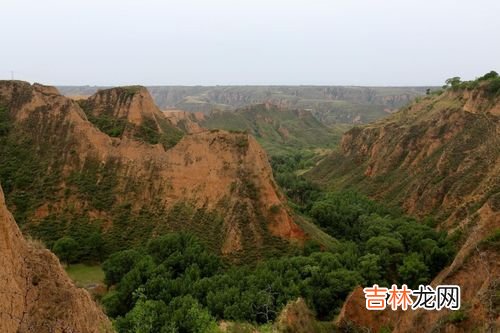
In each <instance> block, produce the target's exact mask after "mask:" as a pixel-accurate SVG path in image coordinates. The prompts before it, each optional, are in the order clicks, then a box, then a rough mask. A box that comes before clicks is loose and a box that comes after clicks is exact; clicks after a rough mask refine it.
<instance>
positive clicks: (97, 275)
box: [66, 264, 104, 287]
mask: <svg viewBox="0 0 500 333" xmlns="http://www.w3.org/2000/svg"><path fill="white" fill-rule="evenodd" d="M66 273H68V275H69V277H70V278H71V279H72V280H73V281H74V282H75V284H76V285H77V286H79V287H85V286H89V285H98V284H103V283H104V272H103V270H102V268H101V266H100V265H86V264H74V265H70V266H68V267H66Z"/></svg>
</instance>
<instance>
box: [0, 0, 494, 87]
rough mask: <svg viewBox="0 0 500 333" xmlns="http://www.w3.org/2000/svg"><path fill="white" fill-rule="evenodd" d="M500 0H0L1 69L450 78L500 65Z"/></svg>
mask: <svg viewBox="0 0 500 333" xmlns="http://www.w3.org/2000/svg"><path fill="white" fill-rule="evenodd" d="M499 14H500V1H499V0H474V1H471V0H286V1H282V0H266V1H263V0H251V1H247V0H239V1H238V0H204V1H202V0H171V1H169V0H156V1H155V0H142V1H140V0H135V1H132V0H44V1H39V0H31V1H27V0H0V31H1V34H0V36H1V39H0V43H1V44H0V45H1V47H0V79H10V78H11V76H12V71H13V76H14V78H15V79H19V80H26V81H30V82H40V83H44V84H50V85H126V84H142V85H301V84H302V85H363V86H414V85H441V84H442V83H443V82H444V81H445V80H446V79H447V78H449V77H453V76H460V77H462V78H463V79H474V78H475V77H478V76H480V75H482V74H484V73H486V72H488V71H490V70H496V71H499V72H500V19H499V18H498V17H499Z"/></svg>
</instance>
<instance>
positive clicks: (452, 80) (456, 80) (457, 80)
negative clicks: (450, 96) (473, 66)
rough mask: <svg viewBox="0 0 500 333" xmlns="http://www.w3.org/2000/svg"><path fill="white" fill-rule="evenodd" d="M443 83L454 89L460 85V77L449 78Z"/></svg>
mask: <svg viewBox="0 0 500 333" xmlns="http://www.w3.org/2000/svg"><path fill="white" fill-rule="evenodd" d="M445 83H446V85H447V86H448V87H451V88H453V89H456V88H458V87H459V86H460V83H461V81H460V77H458V76H455V77H451V78H449V79H448V80H446V81H445Z"/></svg>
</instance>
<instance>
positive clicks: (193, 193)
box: [0, 81, 305, 254]
mask: <svg viewBox="0 0 500 333" xmlns="http://www.w3.org/2000/svg"><path fill="white" fill-rule="evenodd" d="M0 104H3V105H5V106H6V107H7V110H8V114H9V117H10V119H12V129H11V130H10V134H9V140H10V141H9V142H12V143H13V144H18V143H19V142H20V141H22V140H29V145H28V149H33V151H32V154H33V156H35V157H36V158H38V159H39V160H40V161H41V163H40V166H39V167H37V170H40V169H42V170H44V171H43V172H42V173H43V174H44V175H58V176H57V179H55V180H54V181H53V183H52V185H53V188H52V189H51V192H50V193H52V194H50V195H49V194H48V193H47V199H45V200H43V201H40V202H37V203H34V204H33V205H32V207H28V212H27V214H26V221H23V222H26V225H27V227H26V228H27V230H30V226H36V225H37V223H39V222H40V221H42V222H43V221H45V220H47V218H50V217H52V216H62V215H64V214H66V215H65V216H66V218H67V219H70V220H71V219H73V218H74V216H76V215H78V216H81V215H82V214H83V215H84V216H86V217H87V218H90V219H91V220H92V219H95V220H99V221H100V222H99V223H100V224H101V226H102V228H103V232H104V233H105V234H108V235H109V234H113V235H115V236H116V237H121V238H122V239H123V240H124V241H125V242H121V243H123V244H126V242H128V241H130V242H133V241H138V240H139V238H140V237H141V239H140V240H145V239H147V238H149V237H151V236H152V235H155V234H160V233H162V232H170V231H181V230H186V231H190V232H193V233H195V234H197V235H198V236H200V238H202V239H204V240H205V241H206V242H209V243H210V244H211V245H212V247H213V248H215V249H217V250H218V251H221V252H222V253H224V254H234V253H241V252H242V251H245V250H247V249H252V250H257V252H258V250H259V249H260V248H262V247H265V246H270V247H274V245H272V243H276V242H278V243H279V242H280V241H279V240H283V241H285V243H286V242H288V241H289V240H299V241H300V240H302V239H303V238H304V237H305V236H304V233H303V231H302V230H301V229H300V228H299V227H298V226H297V225H296V224H295V223H294V221H293V219H292V216H291V215H290V213H289V212H288V210H287V208H286V204H284V200H283V196H282V194H281V193H280V192H279V191H278V190H277V186H276V184H275V182H274V180H273V178H272V171H271V168H270V165H269V163H268V160H267V156H266V154H265V152H264V151H263V150H262V149H261V147H260V146H259V145H258V143H257V142H256V141H255V139H254V138H253V137H251V136H249V135H247V134H243V133H229V132H224V131H217V130H212V131H208V130H205V131H198V132H197V133H194V134H189V133H183V132H182V131H181V129H179V128H177V127H175V123H174V122H171V121H170V120H168V119H166V118H165V117H163V114H162V112H160V111H159V110H158V108H157V107H156V106H155V105H154V104H153V103H152V100H151V97H150V96H149V94H148V93H147V90H145V89H144V88H138V87H132V88H116V89H110V90H106V91H104V92H98V93H97V94H96V95H94V96H92V97H90V98H89V99H88V100H83V101H78V102H75V101H73V100H71V99H69V98H66V97H64V96H61V95H59V94H57V93H56V92H55V91H48V90H47V89H45V88H44V89H40V88H39V87H38V86H31V85H29V84H27V83H24V82H15V81H4V82H0ZM120 120H123V121H124V122H120ZM145 123H146V124H145ZM122 125H123V126H122ZM178 133H181V134H182V135H180V136H178V135H177V134H178ZM164 138H166V140H167V141H162V140H163V139H164ZM165 143H166V144H165ZM44 188H45V187H43V188H42V189H41V190H42V191H44ZM10 191H11V192H15V191H16V188H15V186H14V187H12V188H10ZM6 194H8V193H6ZM185 206H188V208H189V209H187V208H186V209H187V213H186V214H185V215H183V216H182V217H183V219H182V220H180V219H179V218H176V219H174V217H175V216H174V215H175V214H176V212H178V210H179V209H181V208H182V207H185ZM68 207H72V209H73V211H72V212H71V211H68ZM124 207H125V208H124ZM124 209H125V210H126V212H127V214H128V215H127V216H129V215H130V216H135V217H137V216H147V217H148V219H145V218H143V219H142V220H141V221H143V222H137V221H138V220H137V219H136V220H131V219H128V217H127V219H125V218H123V212H124ZM186 209H184V211H186ZM14 212H15V204H14ZM68 214H73V215H68ZM75 214H76V215H75ZM207 214H212V215H210V216H211V218H210V219H207V218H205V217H206V216H207ZM211 219H212V220H213V219H215V221H210V220H211ZM103 221H104V222H103ZM116 221H118V222H119V223H121V225H120V226H119V227H118V226H117V225H116V223H115V222H116ZM124 221H125V222H126V221H131V222H130V223H129V224H125V222H124ZM217 221H218V222H217ZM142 223H143V224H142ZM113 237H114V236H113ZM116 237H115V239H116Z"/></svg>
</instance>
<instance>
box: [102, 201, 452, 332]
mask: <svg viewBox="0 0 500 333" xmlns="http://www.w3.org/2000/svg"><path fill="white" fill-rule="evenodd" d="M304 211H305V212H306V213H308V214H310V215H311V216H312V218H313V220H314V221H315V223H317V224H318V225H320V226H321V227H322V228H323V229H324V230H325V231H326V232H327V233H329V234H331V235H332V236H334V237H336V238H337V239H338V240H339V241H338V242H334V243H331V244H330V246H329V247H328V248H327V249H323V250H322V248H321V246H320V245H319V244H315V243H314V242H310V243H308V244H306V246H305V247H304V249H303V253H302V254H296V255H292V256H285V257H280V258H275V259H267V260H264V261H260V262H257V263H255V264H252V265H242V266H226V264H224V262H222V261H221V260H220V259H219V258H218V257H217V256H215V255H212V254H209V253H208V252H206V251H205V249H204V248H203V246H202V245H201V243H199V241H198V240H196V239H195V238H193V237H192V236H190V235H187V234H180V235H176V234H173V235H168V236H162V237H159V238H156V239H154V240H151V241H150V242H149V243H148V244H147V246H145V247H140V248H137V249H136V250H127V251H124V252H119V253H116V254H113V255H112V256H111V257H110V258H109V259H108V260H107V261H106V262H105V263H104V265H103V268H104V271H105V274H106V278H105V280H106V283H107V284H108V285H109V286H112V285H114V286H115V290H114V291H113V292H112V293H110V294H109V295H107V296H106V297H105V298H104V299H103V302H104V305H105V307H106V309H107V311H108V314H110V315H111V316H112V317H116V318H117V321H116V322H117V328H118V330H119V331H120V332H128V331H129V330H130V329H131V327H136V326H134V325H138V324H139V321H137V320H136V319H135V318H136V317H135V316H136V313H143V315H145V316H146V317H148V318H149V317H151V318H168V317H169V316H171V314H172V311H173V308H170V307H171V305H172V304H177V303H179V304H184V303H186V304H188V305H189V306H186V309H184V310H182V311H185V313H184V314H179V316H181V317H182V318H186V316H187V314H186V313H187V312H189V311H191V310H193V309H194V310H193V311H194V313H196V315H195V316H194V317H193V318H198V317H199V319H193V320H194V321H195V323H192V325H195V326H196V322H197V321H198V320H200V321H202V322H206V323H212V322H214V321H215V320H221V319H223V320H228V321H232V322H233V321H234V322H250V323H254V324H257V325H259V324H265V323H270V322H273V321H274V320H276V318H277V315H278V314H279V312H280V311H281V310H282V309H283V307H284V306H285V305H286V304H287V303H288V302H289V301H292V300H295V299H297V298H298V297H303V298H304V299H305V300H306V302H307V304H308V306H309V307H310V308H311V309H312V310H313V311H314V313H315V315H316V317H317V318H318V319H320V320H330V319H331V318H332V317H333V316H334V315H335V314H336V313H337V312H338V311H339V309H340V307H341V305H342V302H343V300H344V299H345V297H346V296H347V295H348V293H349V292H350V291H351V290H352V288H353V287H354V286H356V285H359V284H363V285H370V284H374V283H378V284H380V285H390V284H392V283H396V284H402V283H406V284H408V285H409V286H410V287H415V286H417V285H418V284H421V283H428V282H429V281H430V279H431V278H432V277H433V276H434V275H435V274H437V272H439V271H440V270H441V269H442V268H443V267H444V266H445V265H446V264H447V263H448V262H449V261H450V259H451V258H452V256H453V254H454V248H453V246H452V244H451V243H450V241H449V240H448V239H447V238H446V234H445V233H443V232H436V231H435V230H433V229H432V228H431V227H429V226H427V225H425V224H421V223H418V222H417V221H416V220H414V219H411V218H408V217H405V216H403V215H401V213H400V212H398V211H393V210H391V209H389V208H387V207H384V206H381V205H380V204H377V203H375V202H373V201H370V200H369V199H367V198H366V197H363V196H361V195H359V194H356V193H353V192H339V193H321V192H318V198H317V199H316V200H314V202H313V203H312V205H311V207H310V208H309V209H304ZM189 309H191V310H189ZM144 312H145V313H146V314H144ZM162 320H164V319H162ZM167 324H168V325H170V326H168V327H178V325H179V323H177V322H175V321H174V322H172V321H171V320H168V321H165V325H167ZM185 324H186V325H187V324H188V323H185ZM189 325H191V324H189ZM155 327H156V326H155ZM160 327H161V326H160ZM190 327H191V326H190Z"/></svg>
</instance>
